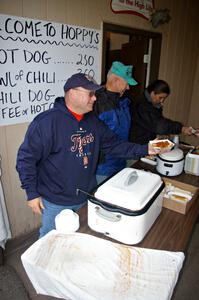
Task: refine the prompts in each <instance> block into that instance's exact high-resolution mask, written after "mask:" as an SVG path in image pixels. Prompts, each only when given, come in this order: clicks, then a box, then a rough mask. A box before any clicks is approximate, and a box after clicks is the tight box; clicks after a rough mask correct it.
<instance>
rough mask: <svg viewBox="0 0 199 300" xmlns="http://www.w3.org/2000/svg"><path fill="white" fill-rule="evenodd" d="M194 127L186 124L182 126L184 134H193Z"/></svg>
mask: <svg viewBox="0 0 199 300" xmlns="http://www.w3.org/2000/svg"><path fill="white" fill-rule="evenodd" d="M192 129H193V128H192V127H185V126H183V127H182V133H183V134H184V135H192V133H193V132H192Z"/></svg>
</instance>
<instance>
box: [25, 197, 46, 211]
mask: <svg viewBox="0 0 199 300" xmlns="http://www.w3.org/2000/svg"><path fill="white" fill-rule="evenodd" d="M28 206H30V207H31V208H32V211H33V212H34V213H35V214H39V215H41V209H44V206H43V203H42V200H41V197H38V198H35V199H32V200H29V201H28Z"/></svg>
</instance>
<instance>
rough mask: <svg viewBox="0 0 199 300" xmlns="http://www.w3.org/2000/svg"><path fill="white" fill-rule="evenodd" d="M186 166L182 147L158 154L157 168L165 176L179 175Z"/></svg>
mask: <svg viewBox="0 0 199 300" xmlns="http://www.w3.org/2000/svg"><path fill="white" fill-rule="evenodd" d="M183 167H184V153H183V151H182V150H181V149H178V148H176V149H174V150H172V151H170V152H166V153H162V154H160V155H158V156H157V165H156V170H157V171H158V173H160V174H162V175H165V176H177V175H179V174H181V173H182V171H183Z"/></svg>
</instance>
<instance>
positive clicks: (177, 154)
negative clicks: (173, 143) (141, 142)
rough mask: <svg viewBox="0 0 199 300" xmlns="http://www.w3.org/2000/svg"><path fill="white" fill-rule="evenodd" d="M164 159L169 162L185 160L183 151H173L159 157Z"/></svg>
mask: <svg viewBox="0 0 199 300" xmlns="http://www.w3.org/2000/svg"><path fill="white" fill-rule="evenodd" d="M159 156H160V157H161V158H162V159H164V160H168V161H176V160H180V159H183V157H184V153H183V151H182V150H181V149H178V148H176V149H173V150H171V151H170V152H165V153H162V154H160V155H159Z"/></svg>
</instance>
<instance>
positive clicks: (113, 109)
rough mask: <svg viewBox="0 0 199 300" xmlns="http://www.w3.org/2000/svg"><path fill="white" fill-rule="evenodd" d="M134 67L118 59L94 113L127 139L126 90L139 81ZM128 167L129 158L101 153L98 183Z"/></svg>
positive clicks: (127, 110)
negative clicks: (135, 77) (134, 76)
mask: <svg viewBox="0 0 199 300" xmlns="http://www.w3.org/2000/svg"><path fill="white" fill-rule="evenodd" d="M132 69H133V66H126V65H124V64H123V63H121V62H118V61H114V62H113V64H112V66H111V68H110V70H109V72H108V74H107V81H106V84H105V86H104V87H102V88H101V89H100V90H98V91H97V92H96V97H97V100H96V102H95V104H94V112H95V114H96V115H97V116H98V118H99V119H100V120H102V121H103V122H104V123H105V124H106V125H107V126H108V127H109V128H110V129H111V130H112V131H113V132H114V133H115V134H117V136H118V137H119V138H121V139H123V140H124V141H128V139H129V130H130V126H131V114H130V99H129V98H128V97H125V96H124V93H125V91H127V90H129V85H131V86H134V85H136V84H137V82H136V81H135V79H134V78H133V77H132ZM125 166H126V159H125V158H116V157H114V156H113V155H111V154H107V155H105V154H104V153H103V152H101V153H100V159H99V164H98V167H97V171H96V178H97V182H98V184H99V183H101V182H102V181H104V180H105V179H106V178H107V177H109V176H112V175H113V174H115V173H116V172H118V171H120V170H122V169H123V168H124V167H125Z"/></svg>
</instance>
